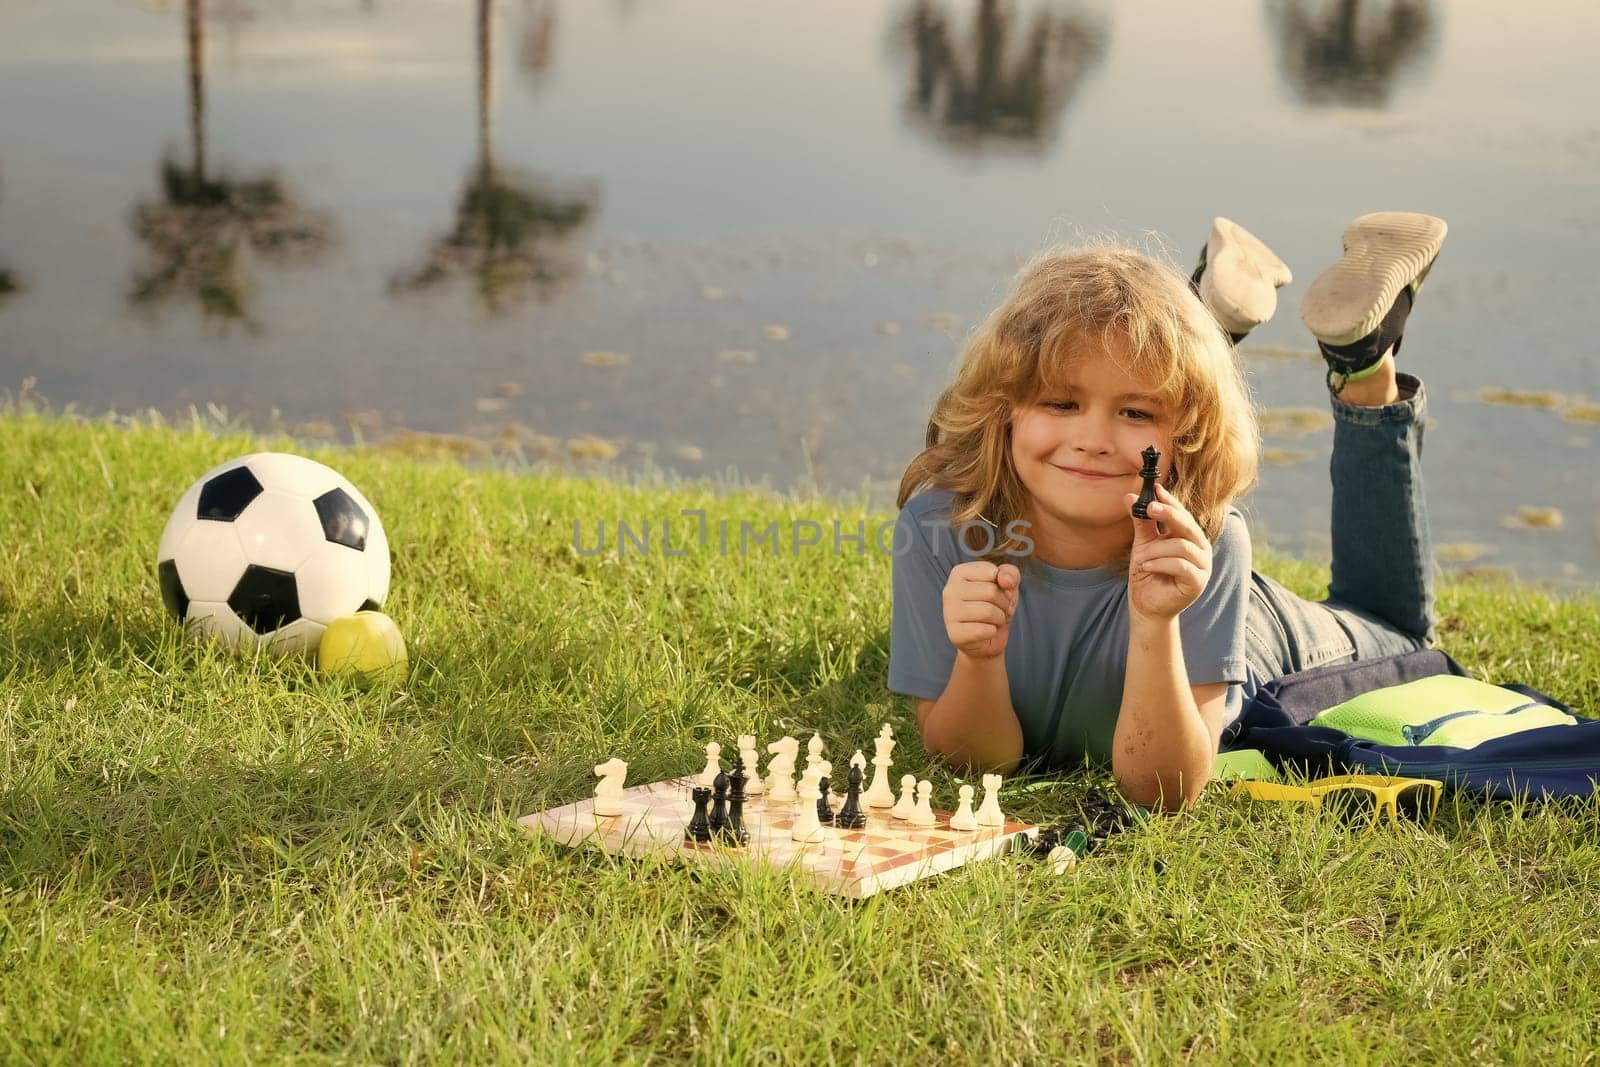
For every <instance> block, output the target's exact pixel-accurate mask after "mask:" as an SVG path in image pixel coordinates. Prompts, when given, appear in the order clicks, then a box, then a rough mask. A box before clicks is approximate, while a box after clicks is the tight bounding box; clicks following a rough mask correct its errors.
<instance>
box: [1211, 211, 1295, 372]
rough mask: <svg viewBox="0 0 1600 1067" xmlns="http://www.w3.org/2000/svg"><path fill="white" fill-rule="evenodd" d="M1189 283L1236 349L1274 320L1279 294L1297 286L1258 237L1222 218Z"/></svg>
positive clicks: (1214, 222) (1214, 223) (1213, 226)
mask: <svg viewBox="0 0 1600 1067" xmlns="http://www.w3.org/2000/svg"><path fill="white" fill-rule="evenodd" d="M1189 281H1190V284H1191V285H1193V286H1194V289H1195V292H1196V293H1198V294H1199V296H1200V302H1201V303H1203V304H1204V305H1205V306H1206V307H1208V308H1210V309H1211V314H1213V315H1215V316H1216V319H1217V322H1218V323H1219V324H1220V325H1221V326H1222V328H1223V329H1224V330H1227V331H1228V333H1229V335H1230V336H1231V337H1232V338H1233V340H1234V343H1235V344H1237V343H1238V342H1239V341H1240V340H1241V339H1242V338H1243V337H1244V335H1245V334H1247V333H1249V332H1250V331H1251V330H1253V329H1255V328H1256V327H1257V326H1260V325H1261V324H1262V323H1263V322H1266V321H1267V320H1268V319H1270V318H1272V313H1273V312H1274V311H1276V310H1277V308H1278V290H1279V289H1280V288H1281V287H1283V286H1285V285H1288V284H1289V283H1290V282H1292V281H1294V275H1292V274H1290V273H1289V268H1288V266H1287V265H1285V264H1284V262H1283V260H1281V259H1279V258H1278V257H1277V256H1275V255H1273V254H1272V249H1270V248H1268V247H1267V246H1266V245H1264V244H1262V243H1261V240H1260V238H1258V237H1256V235H1255V234H1253V233H1251V232H1250V231H1249V230H1247V229H1245V228H1244V227H1243V226H1240V225H1239V224H1238V223H1236V222H1233V221H1232V220H1230V219H1225V218H1222V217H1221V216H1218V217H1217V218H1215V219H1213V220H1212V221H1211V237H1210V239H1208V240H1207V241H1206V246H1205V248H1204V249H1202V250H1201V252H1200V263H1199V265H1198V266H1196V267H1195V269H1194V275H1193V276H1192V277H1191V278H1190V279H1189Z"/></svg>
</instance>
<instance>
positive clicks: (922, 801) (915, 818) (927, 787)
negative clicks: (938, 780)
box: [911, 778, 939, 826]
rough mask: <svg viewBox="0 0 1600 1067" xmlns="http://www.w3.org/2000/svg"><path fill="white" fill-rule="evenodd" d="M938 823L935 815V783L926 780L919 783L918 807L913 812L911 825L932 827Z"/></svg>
mask: <svg viewBox="0 0 1600 1067" xmlns="http://www.w3.org/2000/svg"><path fill="white" fill-rule="evenodd" d="M938 821H939V820H938V819H937V818H936V817H935V816H934V814H933V783H932V782H930V781H928V780H927V779H926V778H924V779H923V780H922V781H920V782H918V783H917V806H916V807H915V808H913V809H912V811H911V825H912V826H932V825H934V823H936V822H938Z"/></svg>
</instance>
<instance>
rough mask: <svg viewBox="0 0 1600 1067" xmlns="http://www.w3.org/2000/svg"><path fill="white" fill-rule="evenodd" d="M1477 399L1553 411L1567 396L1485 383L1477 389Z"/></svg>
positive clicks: (1486, 402)
mask: <svg viewBox="0 0 1600 1067" xmlns="http://www.w3.org/2000/svg"><path fill="white" fill-rule="evenodd" d="M1478 399H1479V400H1481V401H1483V402H1484V403H1485V404H1505V405H1508V406H1510V407H1517V408H1543V409H1545V410H1546V411H1554V410H1555V409H1556V408H1558V407H1560V406H1561V405H1562V404H1565V403H1566V402H1567V398H1566V397H1564V396H1562V395H1561V394H1560V393H1552V392H1548V391H1545V390H1538V389H1503V388H1501V387H1500V386H1498V385H1486V386H1484V387H1483V388H1482V389H1479V390H1478Z"/></svg>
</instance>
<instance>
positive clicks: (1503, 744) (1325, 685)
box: [1222, 649, 1600, 800]
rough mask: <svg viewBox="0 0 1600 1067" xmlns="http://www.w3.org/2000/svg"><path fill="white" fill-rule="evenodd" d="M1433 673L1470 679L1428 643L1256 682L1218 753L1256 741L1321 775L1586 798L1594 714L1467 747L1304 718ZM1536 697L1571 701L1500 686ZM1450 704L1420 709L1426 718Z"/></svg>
mask: <svg viewBox="0 0 1600 1067" xmlns="http://www.w3.org/2000/svg"><path fill="white" fill-rule="evenodd" d="M1438 674H1453V675H1456V676H1458V677H1462V678H1468V677H1470V675H1468V674H1467V672H1466V670H1465V669H1463V668H1462V666H1461V665H1460V664H1459V663H1457V662H1456V661H1455V660H1453V659H1451V658H1450V657H1449V656H1448V655H1446V654H1445V653H1443V652H1439V651H1437V650H1434V649H1427V650H1424V651H1420V652H1407V653H1405V654H1403V655H1399V656H1389V657H1386V658H1383V659H1375V660H1368V661H1366V662H1357V663H1337V664H1333V665H1330V666H1327V667H1316V668H1313V669H1311V670H1308V671H1301V672H1299V673H1297V674H1291V675H1286V676H1284V677H1282V678H1278V679H1275V680H1273V681H1271V682H1268V683H1267V684H1266V685H1264V686H1262V687H1261V689H1260V690H1259V691H1258V692H1257V693H1256V695H1255V697H1254V698H1253V699H1252V700H1251V701H1250V702H1249V703H1248V704H1246V705H1245V708H1244V711H1243V712H1242V713H1241V714H1240V716H1239V718H1238V719H1237V720H1236V721H1235V722H1234V724H1233V725H1232V726H1230V727H1228V729H1227V730H1226V731H1224V733H1223V735H1222V750H1223V751H1224V752H1228V751H1234V750H1239V749H1258V750H1260V751H1261V752H1263V753H1265V754H1266V755H1267V756H1268V758H1270V759H1271V760H1272V761H1273V762H1274V763H1276V764H1277V765H1278V766H1280V767H1282V768H1284V769H1286V770H1292V771H1297V772H1298V773H1301V774H1304V775H1307V776H1310V777H1320V776H1322V775H1326V774H1343V773H1349V774H1391V775H1403V776H1405V777H1410V778H1435V779H1438V780H1439V781H1441V782H1443V783H1444V784H1445V788H1446V789H1459V790H1465V791H1467V792H1471V793H1475V794H1479V795H1482V796H1485V797H1489V798H1492V799H1500V800H1510V799H1522V798H1524V797H1528V798H1534V799H1548V798H1552V797H1580V798H1588V797H1591V796H1593V795H1594V793H1595V790H1596V788H1597V783H1600V719H1586V718H1583V717H1581V716H1579V717H1578V718H1577V721H1576V722H1573V723H1570V724H1567V725H1557V726H1540V727H1535V728H1533V729H1529V730H1524V731H1521V732H1519V733H1512V734H1509V735H1506V736H1503V737H1495V738H1492V739H1490V740H1487V741H1483V742H1481V743H1480V744H1477V745H1474V746H1473V747H1471V748H1451V747H1448V746H1445V745H1437V744H1408V745H1394V744H1382V743H1379V742H1377V741H1372V740H1369V739H1366V738H1361V737H1354V736H1351V735H1350V734H1348V733H1345V732H1344V731H1342V730H1335V729H1332V728H1330V727H1326V726H1315V725H1311V720H1312V719H1314V718H1316V717H1317V716H1318V715H1320V714H1322V713H1323V712H1324V711H1326V710H1327V709H1329V708H1333V707H1335V706H1336V705H1340V704H1343V703H1345V702H1346V701H1348V700H1351V699H1352V698H1355V697H1357V696H1359V695H1361V694H1363V693H1370V692H1372V691H1374V690H1377V689H1381V688H1384V687H1388V686H1398V685H1404V684H1406V683H1408V682H1413V681H1416V680H1418V679H1421V678H1427V677H1431V676H1434V675H1438ZM1501 688H1504V689H1508V690H1511V691H1512V692H1515V693H1519V694H1521V695H1522V696H1524V697H1526V698H1527V699H1528V701H1530V702H1532V703H1534V704H1540V705H1546V706H1548V707H1551V708H1555V709H1558V710H1560V711H1562V712H1565V713H1567V714H1575V713H1574V712H1573V711H1572V709H1571V708H1569V707H1567V706H1566V705H1565V704H1563V703H1561V702H1560V701H1559V700H1556V699H1555V698H1554V697H1551V696H1547V695H1546V694H1544V693H1541V692H1539V691H1538V690H1537V689H1533V688H1530V687H1529V686H1525V685H1504V686H1502V687H1501ZM1440 711H1443V712H1444V715H1443V716H1441V717H1440V719H1439V721H1443V719H1444V718H1448V717H1450V715H1451V711H1450V709H1433V710H1432V711H1428V710H1426V709H1425V710H1424V711H1422V712H1421V713H1420V714H1421V715H1422V716H1423V717H1429V718H1431V717H1433V716H1434V715H1436V714H1438V712H1440Z"/></svg>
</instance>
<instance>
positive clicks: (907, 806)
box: [889, 774, 917, 819]
mask: <svg viewBox="0 0 1600 1067" xmlns="http://www.w3.org/2000/svg"><path fill="white" fill-rule="evenodd" d="M916 806H917V776H916V775H914V774H903V775H901V776H900V799H899V800H897V801H895V802H894V807H892V808H890V809H889V814H890V815H893V816H894V817H895V818H896V819H909V818H911V813H912V811H914V810H915V809H916Z"/></svg>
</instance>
